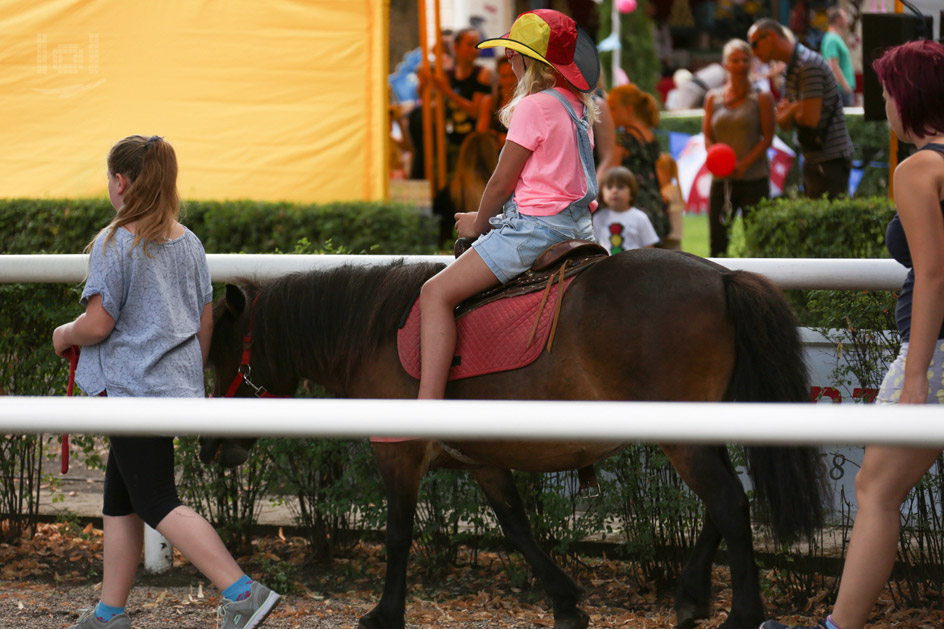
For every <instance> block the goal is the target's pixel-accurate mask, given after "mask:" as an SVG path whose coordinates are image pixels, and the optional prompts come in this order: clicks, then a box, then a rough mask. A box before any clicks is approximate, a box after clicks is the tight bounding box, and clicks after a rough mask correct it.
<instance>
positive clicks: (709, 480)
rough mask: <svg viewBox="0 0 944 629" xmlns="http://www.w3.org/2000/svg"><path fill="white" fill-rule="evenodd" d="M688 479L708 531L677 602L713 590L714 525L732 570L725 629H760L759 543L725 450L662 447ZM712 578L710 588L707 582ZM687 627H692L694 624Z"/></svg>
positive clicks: (685, 617)
mask: <svg viewBox="0 0 944 629" xmlns="http://www.w3.org/2000/svg"><path fill="white" fill-rule="evenodd" d="M660 445H661V447H662V449H663V451H665V453H666V455H667V456H668V457H669V460H670V461H672V465H673V466H674V467H675V469H676V471H678V473H679V475H680V476H681V477H682V480H684V481H685V483H686V484H687V485H688V486H689V487H690V488H691V489H692V491H694V492H695V493H696V494H697V495H698V497H699V498H701V500H702V502H704V503H705V508H706V511H707V515H706V520H707V521H708V522H706V528H705V529H703V531H702V536H703V537H700V538H699V544H697V545H696V551H698V552H699V553H700V556H696V557H695V558H693V561H690V562H689V563H688V564H687V565H686V566H685V571H684V572H683V575H682V579H681V583H680V586H679V592H678V594H677V595H676V600H677V601H679V600H681V601H687V600H691V601H694V602H695V603H696V605H697V604H698V603H700V601H701V600H703V598H704V592H705V588H706V587H710V576H711V563H710V562H711V558H712V557H711V556H710V555H711V554H713V553H711V552H709V551H711V549H712V547H716V546H717V543H716V541H717V540H716V535H715V533H714V532H713V531H712V530H711V528H709V524H710V526H712V527H713V528H714V529H715V531H716V532H717V534H720V536H721V537H722V538H723V539H724V541H725V543H726V544H727V548H728V563H729V565H730V568H731V592H732V597H731V599H732V600H731V612H730V613H729V614H728V618H727V619H726V620H725V622H724V623H723V624H722V625H721V627H722V629H754V628H755V627H757V626H759V625H760V623H762V622H763V621H764V603H763V601H762V599H761V596H760V583H759V577H758V571H757V565H756V564H755V563H754V545H753V543H754V538H753V533H752V532H751V519H750V505H749V503H748V500H747V495H746V494H745V493H744V487H743V486H742V485H741V481H740V480H739V479H738V477H737V473H736V472H735V470H734V466H733V465H732V464H731V460H730V458H729V457H728V453H727V449H726V448H724V447H723V446H721V447H718V446H712V447H707V446H683V445H664V444H660ZM706 578H707V579H709V582H708V583H705V579H706ZM690 614H691V611H689V610H686V609H685V608H683V609H682V610H681V611H680V612H679V615H678V622H679V623H680V626H682V625H681V623H682V622H686V621H690V622H693V619H690ZM687 626H691V625H690V624H689V625H687Z"/></svg>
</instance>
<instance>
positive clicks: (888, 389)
mask: <svg viewBox="0 0 944 629" xmlns="http://www.w3.org/2000/svg"><path fill="white" fill-rule="evenodd" d="M908 345H909V344H908V343H902V344H901V351H900V352H898V357H897V358H896V359H895V362H893V363H892V364H891V366H890V367H889V368H888V373H886V374H885V379H884V380H882V387H881V388H880V389H879V391H878V397H877V398H876V399H875V403H876V404H897V403H898V398H899V397H901V387H902V386H903V385H904V384H905V362H906V361H907V359H908ZM927 403H928V404H944V340H941V339H938V340H937V341H936V342H935V347H934V355H933V356H931V364H930V365H928V401H927Z"/></svg>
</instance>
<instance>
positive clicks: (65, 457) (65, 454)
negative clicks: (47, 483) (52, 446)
mask: <svg viewBox="0 0 944 629" xmlns="http://www.w3.org/2000/svg"><path fill="white" fill-rule="evenodd" d="M79 351H80V350H79V346H78V345H73V346H72V347H70V348H69V386H68V387H66V395H68V396H69V397H72V390H73V389H74V388H75V368H76V366H77V365H78V364H79ZM61 458H62V463H61V464H60V467H59V472H60V473H61V474H68V473H69V435H68V434H64V435H62V450H61Z"/></svg>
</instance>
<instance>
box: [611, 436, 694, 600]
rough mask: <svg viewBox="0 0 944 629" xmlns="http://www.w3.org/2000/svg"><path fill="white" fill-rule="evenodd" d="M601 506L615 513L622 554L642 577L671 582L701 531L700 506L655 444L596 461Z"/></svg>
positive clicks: (613, 515)
mask: <svg viewBox="0 0 944 629" xmlns="http://www.w3.org/2000/svg"><path fill="white" fill-rule="evenodd" d="M599 479H600V485H601V490H602V499H603V501H605V503H606V504H605V506H604V511H605V512H606V513H607V514H609V516H610V517H612V518H618V519H619V522H620V523H621V525H622V530H615V529H613V528H612V525H609V526H608V527H607V533H608V534H617V535H622V537H623V549H624V552H625V553H626V556H627V557H628V558H630V559H631V560H633V561H634V562H635V563H636V564H637V565H638V566H639V568H640V574H642V575H643V578H644V579H645V580H646V581H649V582H654V583H656V584H658V585H660V586H665V585H668V584H671V583H676V582H677V579H678V575H679V574H680V573H681V570H682V567H683V566H684V565H685V562H686V561H687V560H688V556H689V554H690V551H691V549H692V548H693V546H694V544H695V539H696V538H697V536H698V532H699V531H700V530H701V524H702V512H703V510H704V509H703V507H702V504H701V502H700V501H699V499H698V498H697V497H696V496H695V494H694V493H692V491H691V490H690V489H688V487H687V486H685V484H684V483H683V482H682V480H681V478H680V477H679V475H678V473H676V471H675V469H674V468H673V467H672V464H671V462H670V461H669V460H668V457H666V455H665V453H664V452H662V450H661V449H660V448H659V447H658V446H654V445H649V444H637V445H634V446H631V447H628V448H626V449H625V450H623V451H622V452H620V453H619V454H618V455H616V456H614V457H612V458H610V459H608V460H607V461H606V462H605V463H603V464H602V465H601V466H600V472H599Z"/></svg>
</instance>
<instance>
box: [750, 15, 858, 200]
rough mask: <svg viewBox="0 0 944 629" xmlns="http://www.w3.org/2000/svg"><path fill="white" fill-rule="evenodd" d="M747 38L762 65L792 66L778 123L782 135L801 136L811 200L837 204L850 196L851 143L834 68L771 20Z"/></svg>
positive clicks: (763, 21)
mask: <svg viewBox="0 0 944 629" xmlns="http://www.w3.org/2000/svg"><path fill="white" fill-rule="evenodd" d="M747 37H748V41H750V44H751V49H752V50H753V51H754V55H755V56H756V57H757V58H758V59H760V60H761V61H763V62H764V63H768V62H770V61H772V60H776V61H783V62H785V63H786V64H787V73H786V78H785V80H784V97H783V99H782V100H781V101H780V103H778V104H777V111H776V119H777V125H778V126H779V127H780V128H781V129H783V130H785V131H788V130H790V129H795V130H796V134H797V139H798V140H799V143H800V152H801V154H802V156H803V169H802V173H803V189H804V191H805V193H806V195H807V196H808V197H810V198H818V197H820V196H822V195H824V194H826V195H828V196H829V198H830V199H833V198H836V197H837V196H839V195H841V194H848V192H849V170H850V168H851V167H852V153H853V146H852V139H851V138H850V137H849V131H848V130H847V129H846V118H845V116H844V115H843V112H842V97H841V95H840V92H839V86H838V85H837V83H836V77H835V76H834V75H833V72H832V69H831V68H830V67H829V64H828V63H827V62H826V60H825V59H823V57H821V56H820V55H819V54H817V53H816V52H813V51H812V50H810V49H809V48H807V47H806V46H804V45H803V44H801V43H799V42H797V41H796V40H795V38H794V37H793V34H792V33H791V32H790V31H789V30H788V29H786V28H785V27H783V26H782V25H781V24H780V23H778V22H776V21H775V20H772V19H770V18H764V19H761V20H758V21H757V22H755V23H754V25H753V26H751V28H750V30H749V31H748V33H747Z"/></svg>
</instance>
